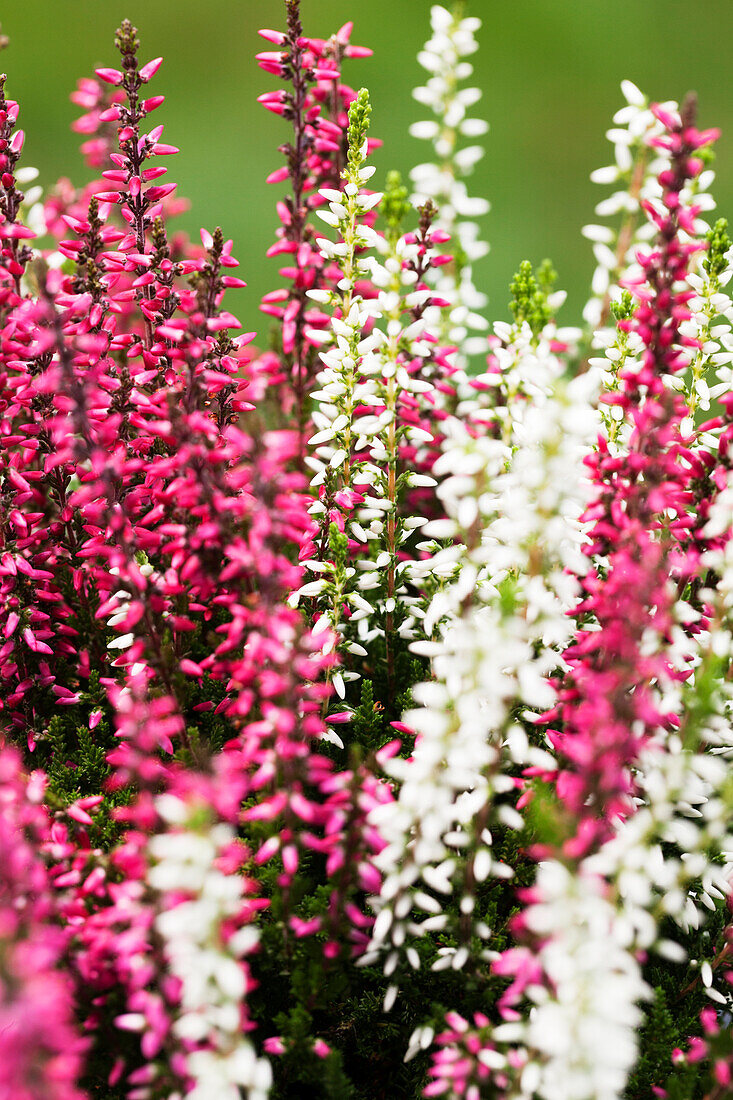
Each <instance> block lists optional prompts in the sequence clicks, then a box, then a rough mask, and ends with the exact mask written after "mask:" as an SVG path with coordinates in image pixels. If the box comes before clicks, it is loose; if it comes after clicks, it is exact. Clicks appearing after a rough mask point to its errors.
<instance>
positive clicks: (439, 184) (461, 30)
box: [410, 4, 489, 366]
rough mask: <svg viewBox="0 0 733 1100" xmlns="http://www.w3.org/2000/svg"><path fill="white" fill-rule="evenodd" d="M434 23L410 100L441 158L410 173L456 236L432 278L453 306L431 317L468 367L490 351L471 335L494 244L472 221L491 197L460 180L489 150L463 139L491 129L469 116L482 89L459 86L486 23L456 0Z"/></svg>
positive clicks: (414, 129) (420, 198)
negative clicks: (422, 77)
mask: <svg viewBox="0 0 733 1100" xmlns="http://www.w3.org/2000/svg"><path fill="white" fill-rule="evenodd" d="M430 24H431V29H432V37H431V38H430V39H429V40H428V42H426V44H425V46H424V48H423V50H422V51H421V52H420V53H419V54H418V61H419V63H420V65H421V66H422V67H423V69H425V70H426V72H427V73H428V79H427V83H426V84H425V85H424V86H422V87H418V88H415V90H414V92H413V97H414V98H415V99H416V100H417V101H418V102H419V103H421V104H423V105H424V106H426V107H429V108H430V110H431V111H432V112H433V114H434V115H435V116H436V117H435V120H430V121H424V122H416V123H413V125H412V126H411V127H410V133H411V134H412V136H413V137H416V138H420V139H422V140H427V141H430V142H431V143H432V146H433V150H434V153H435V157H436V160H435V162H434V163H426V164H419V165H417V166H416V167H415V168H413V170H412V172H411V173H410V178H411V179H412V182H413V184H414V185H415V196H414V200H413V201H414V202H416V203H417V204H421V203H424V202H426V201H427V200H431V201H433V202H434V203H435V204H436V205H437V207H438V219H437V222H436V226H437V227H439V228H440V229H442V230H444V231H446V232H447V233H448V234H449V235H450V237H451V241H452V243H451V250H452V254H453V257H452V263H450V264H448V265H446V266H444V267H443V266H441V267H440V268H438V269H436V270H434V271H433V272H431V277H430V283H431V286H433V287H434V288H435V291H436V293H437V294H438V295H439V296H440V297H441V298H445V299H446V300H447V301H448V302H449V308H448V311H447V312H446V314H445V315H444V316H443V318H440V316H437V317H436V316H434V315H432V314H429V317H430V324H431V325H435V328H436V330H437V332H438V333H439V336H440V339H441V341H442V342H443V343H445V344H451V345H455V346H456V347H457V348H458V349H459V352H460V355H459V357H458V360H457V365H460V366H465V363H466V357H470V356H472V355H480V354H481V353H482V352H484V353H485V352H486V350H487V345H486V340H485V338H484V337H482V336H475V335H471V333H472V332H483V331H484V330H486V329H487V328H488V324H487V322H486V320H485V318H484V317H483V316H482V315H481V312H480V311H481V310H482V309H483V308H484V306H485V305H486V301H487V299H486V295H485V294H482V293H481V292H480V291H478V290H477V289H476V287H475V285H474V282H473V274H472V265H473V263H474V262H475V261H476V260H479V259H481V257H482V256H484V255H486V253H487V252H488V249H489V246H488V245H487V244H486V243H485V242H483V241H482V240H481V238H480V228H479V225H478V223H477V222H476V221H475V220H474V219H475V218H478V217H481V216H482V215H484V214H486V213H487V212H488V210H489V204H488V202H487V201H486V199H483V198H472V197H470V196H469V194H468V190H467V187H466V184H465V183H464V182H463V180H464V177H466V176H468V175H469V174H470V173H471V172H472V171H473V168H474V167H475V165H476V164H477V163H478V161H479V160H481V158H482V157H483V155H484V150H483V149H482V147H481V146H480V145H467V146H463V147H461V146H462V140H463V139H464V138H474V137H480V136H482V135H483V134H485V133H486V131H487V130H488V123H486V122H484V121H483V119H478V118H470V117H469V116H468V112H469V109H470V108H471V107H472V106H473V105H474V104H475V103H477V102H478V100H479V99H480V98H481V91H480V89H478V88H471V87H465V86H462V85H463V84H464V82H465V81H467V80H469V79H470V77H471V74H472V72H473V68H472V66H471V64H470V62H469V61H466V60H465V59H466V58H467V57H470V56H471V54H473V53H475V51H476V50H477V49H478V43H477V41H476V38H475V34H476V31H478V30H479V29H480V27H481V20H480V19H477V18H476V17H474V16H470V17H463V15H462V10H461V6H460V5H458V4H456V5H454V8H453V10H452V11H451V10H449V9H448V8H445V7H443V6H442V5H440V4H434V5H433V6H432V7H431V9H430Z"/></svg>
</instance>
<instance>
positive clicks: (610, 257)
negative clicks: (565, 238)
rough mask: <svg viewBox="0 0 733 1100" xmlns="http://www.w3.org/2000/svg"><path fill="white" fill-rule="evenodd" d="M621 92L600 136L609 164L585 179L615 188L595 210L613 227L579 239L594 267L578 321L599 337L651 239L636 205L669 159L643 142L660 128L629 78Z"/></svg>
mask: <svg viewBox="0 0 733 1100" xmlns="http://www.w3.org/2000/svg"><path fill="white" fill-rule="evenodd" d="M621 91H622V94H623V96H624V99H625V100H626V104H625V105H624V106H623V107H622V108H621V109H620V110H619V111H617V112H616V114H615V115H614V116H613V122H614V126H613V127H612V128H611V129H610V130H608V131H607V132H606V137H607V138H608V140H609V141H610V142H611V143H612V145H613V151H614V163H613V164H610V165H608V166H607V167H604V168H597V169H596V170H595V171H594V172H592V173H591V177H590V178H591V180H592V181H593V183H599V184H602V185H606V186H607V185H609V184H612V185H615V190H614V192H613V194H611V195H609V196H607V197H606V198H604V199H602V200H601V202H599V203H598V205H597V206H596V211H595V212H596V214H597V215H598V217H599V218H601V219H606V218H613V219H614V223H615V224H614V225H613V226H609V225H586V226H584V227H583V236H584V237H586V238H587V239H588V240H589V241H591V242H592V244H593V255H594V256H595V260H596V265H597V266H596V270H595V272H594V274H593V281H592V297H591V298H590V300H589V301H588V303H587V304H586V306H585V309H584V310H583V317H584V318H585V320H586V321H587V323H588V325H589V327H590V329H591V330H592V331H596V330H599V329H600V332H601V334H602V333H603V332H604V330H605V329H606V327H607V326H608V325H609V318H610V308H611V303H612V302H613V301H617V300H619V299H620V297H621V290H620V287H619V282H620V280H621V279H623V278H624V277H625V275H627V274H629V273H630V272H633V270H634V265H635V262H636V261H635V256H634V253H635V250H636V248H637V247H638V246H639V245H640V244H644V243H648V242H649V240H650V239H651V238H652V237H653V236H654V226H653V225H651V224H650V223H649V221H648V219H647V218H645V217H644V215H643V212H642V208H641V203H642V201H643V200H648V199H655V198H658V197H659V196H660V195H661V188H660V186H659V183H658V180H657V176H658V174H659V172H660V171H661V169H662V168H663V167H664V166H665V164H666V163H667V161H668V160H669V157H668V155H667V154H666V153H665V152H663V151H662V150H659V149H656V148H653V147H652V146H650V145H649V143H648V142H649V138H651V137H654V136H657V135H658V134H660V133H661V132H662V129H663V127H662V125H661V123H660V122H658V120H657V119H656V118H655V117H654V115H653V114H652V112H651V110H650V108H649V101H648V100H647V98H646V97H645V96H644V95H643V94H642V93H641V92H640V91H639V89H638V88H637V87H636V85H635V84H632V82H631V81H630V80H624V81H623V82H622V84H621ZM668 106H676V105H674V104H669V105H668ZM593 346H594V347H598V346H601V345H599V344H597V343H594V345H593Z"/></svg>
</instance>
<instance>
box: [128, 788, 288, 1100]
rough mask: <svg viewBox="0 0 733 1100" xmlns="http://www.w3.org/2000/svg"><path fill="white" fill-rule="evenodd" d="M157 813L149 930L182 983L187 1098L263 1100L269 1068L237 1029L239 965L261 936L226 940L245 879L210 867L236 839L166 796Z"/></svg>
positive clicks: (246, 930)
mask: <svg viewBox="0 0 733 1100" xmlns="http://www.w3.org/2000/svg"><path fill="white" fill-rule="evenodd" d="M156 808H157V810H158V812H159V813H160V815H161V817H162V818H163V819H164V820H165V821H166V822H167V825H168V828H167V829H166V831H164V832H159V833H157V834H156V835H154V836H153V837H151V839H150V841H149V844H148V851H149V853H150V856H151V859H152V866H151V868H150V871H149V872H148V885H149V886H150V887H151V888H152V889H153V890H155V891H157V892H158V893H159V894H160V896H161V898H162V902H163V903H162V904H161V906H160V911H159V912H158V915H157V917H156V918H155V928H156V931H157V932H158V934H159V936H160V938H161V940H162V944H163V953H164V955H165V959H166V963H167V965H168V967H169V969H170V972H171V974H173V975H174V976H175V977H176V978H178V979H179V981H180V982H181V995H180V997H181V1004H180V1011H179V1015H178V1017H177V1019H176V1021H175V1023H174V1025H173V1032H174V1034H175V1035H176V1036H177V1037H178V1038H179V1039H180V1040H182V1046H183V1049H184V1050H185V1052H186V1053H185V1064H186V1071H187V1073H188V1074H189V1075H190V1076H191V1078H192V1079H193V1083H194V1085H193V1089H192V1090H191V1091H190V1092H188V1093H187V1094H186V1095H187V1096H188V1097H192V1098H193V1100H210V1098H211V1097H214V1096H216V1097H217V1100H242V1098H243V1097H246V1098H247V1100H267V1096H268V1095H269V1091H270V1086H271V1084H272V1069H271V1067H270V1063H269V1062H268V1061H267V1059H266V1058H261V1057H259V1056H258V1055H257V1054H256V1052H255V1049H254V1047H253V1045H252V1043H251V1042H250V1041H249V1039H248V1037H247V1034H246V1031H244V1030H243V1028H242V1003H243V1001H244V1000H245V998H246V994H247V974H246V970H245V969H244V968H243V965H242V962H241V960H242V959H243V958H244V956H246V955H248V954H251V952H252V951H253V950H254V949H255V948H256V947H257V943H258V939H259V936H258V932H257V929H256V928H255V927H254V926H253V925H248V924H245V925H244V926H243V927H242V928H240V929H239V930H238V931H236V932H234V933H233V934H231V935H229V937H228V938H225V936H224V929H225V926H226V924H227V922H229V921H231V919H232V918H236V917H237V916H238V915H239V913H240V911H241V909H242V906H243V902H244V895H243V891H242V883H243V881H244V880H243V878H242V876H240V875H237V874H225V873H224V872H223V871H221V870H219V869H218V868H217V867H216V866H215V861H216V859H217V857H218V856H219V855H220V854H221V852H222V851H223V850H224V849H225V848H227V847H228V846H230V845H231V844H232V843H233V842H234V841H235V839H236V837H235V834H234V832H233V830H232V829H230V828H229V826H227V825H221V824H218V825H216V824H212V823H211V822H210V821H209V822H207V821H206V817H207V814H206V811H205V810H204V808H203V807H202V806H198V807H195V808H192V807H191V806H189V805H187V804H186V803H185V802H184V801H183V800H182V799H180V798H178V797H177V796H175V795H172V794H166V795H161V796H160V797H159V798H158V799H157V800H156ZM201 819H203V823H202V820H201ZM181 898H184V899H185V900H181ZM199 1044H201V1045H199Z"/></svg>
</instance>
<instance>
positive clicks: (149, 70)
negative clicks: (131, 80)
mask: <svg viewBox="0 0 733 1100" xmlns="http://www.w3.org/2000/svg"><path fill="white" fill-rule="evenodd" d="M162 64H163V58H162V57H155V58H153V60H152V61H148V63H147V65H143V67H142V69H141V70H140V79H141V80H142V81H143V82H144V83H147V81H148V80H150V78H151V77H152V76H155V74H156V73H157V71H158V69H159V68H160V66H161V65H162Z"/></svg>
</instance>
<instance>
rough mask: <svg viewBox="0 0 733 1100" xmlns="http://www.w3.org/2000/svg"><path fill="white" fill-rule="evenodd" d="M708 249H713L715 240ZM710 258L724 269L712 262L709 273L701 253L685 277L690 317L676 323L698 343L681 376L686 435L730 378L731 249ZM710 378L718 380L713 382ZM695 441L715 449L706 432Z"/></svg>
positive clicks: (732, 376)
mask: <svg viewBox="0 0 733 1100" xmlns="http://www.w3.org/2000/svg"><path fill="white" fill-rule="evenodd" d="M711 247H715V237H713V242H711ZM713 259H714V261H718V260H719V261H720V264H721V265H724V266H721V267H719V266H718V263H717V262H716V263H715V266H714V268H713V269H712V270H711V269H710V257H709V256H708V254H707V253H706V252H701V253H700V254H699V256H698V261H697V265H696V270H694V271H692V272H690V274H689V275H688V276H687V282H688V283H689V286H690V289H691V290H694V292H695V297H694V298H691V299H690V301H689V302H688V309H689V310H690V312H691V314H692V317H691V319H690V320H689V321H683V322H682V323H681V324H680V332H681V333H682V335H683V336H689V337H692V338H693V339H695V340H698V341H699V343H700V347H699V348H698V349H697V350H696V351H695V352H694V354H693V355H692V357H691V361H690V368H689V370H688V371H687V372H685V374H684V375H682V376H681V382H682V385H683V387H684V397H685V401H686V403H687V406H688V408H689V410H690V415H689V419H688V420H687V421H686V422H683V425H682V427H683V431H684V433H685V434H686V435H692V434H693V432H694V429H695V419H696V414H699V413H701V412H708V411H709V410H710V407H711V401H715V399H716V398H718V397H720V396H721V395H722V394H724V393H728V392H730V388H731V380H732V379H733V371H731V363H732V362H733V332H731V324H732V323H733V301H731V298H730V295H729V294H728V293H727V292H726V290H725V287H726V286H727V285H728V283H729V282H730V280H731V276H733V248H729V249H728V250H727V252H726V254H725V255H724V256H723V257H717V256H715V257H714V258H713ZM714 375H717V377H718V379H719V381H717V382H715V381H714V378H713V377H712V376H714ZM698 442H699V444H700V445H702V446H704V447H708V448H709V449H711V450H712V451H713V452H715V451H716V450H717V441H716V439H715V436H713V435H712V434H710V433H707V432H703V433H700V435H699V436H698Z"/></svg>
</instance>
